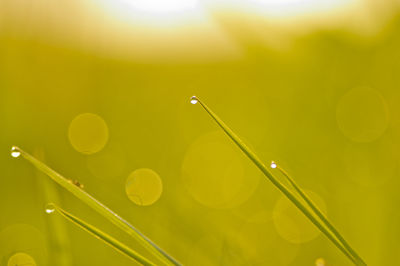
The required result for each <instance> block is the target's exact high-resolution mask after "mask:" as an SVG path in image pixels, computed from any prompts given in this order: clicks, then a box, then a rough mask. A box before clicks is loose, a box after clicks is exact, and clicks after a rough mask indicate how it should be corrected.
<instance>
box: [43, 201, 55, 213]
mask: <svg viewBox="0 0 400 266" xmlns="http://www.w3.org/2000/svg"><path fill="white" fill-rule="evenodd" d="M55 209H56V208H55V206H54V204H53V203H49V204H47V205H46V209H45V212H46V213H49V214H50V213H53V212H54V211H55Z"/></svg>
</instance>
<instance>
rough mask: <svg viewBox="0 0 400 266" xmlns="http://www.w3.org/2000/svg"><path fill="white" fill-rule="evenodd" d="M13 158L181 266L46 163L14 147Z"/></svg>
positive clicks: (163, 259) (162, 258)
mask: <svg viewBox="0 0 400 266" xmlns="http://www.w3.org/2000/svg"><path fill="white" fill-rule="evenodd" d="M11 156H13V157H15V158H17V157H22V158H24V159H26V160H27V161H29V162H30V163H32V164H33V165H34V166H35V167H36V168H37V169H38V170H40V171H41V172H43V173H44V174H46V175H47V176H49V177H50V178H51V179H52V180H54V181H55V182H56V183H58V184H59V185H60V186H62V187H63V188H65V189H66V190H68V191H69V192H71V193H72V194H73V195H75V196H76V197H77V198H78V199H80V200H81V201H82V202H84V203H86V204H87V205H88V206H89V207H91V208H93V209H94V210H96V211H97V212H98V213H100V214H101V215H103V216H104V217H105V218H106V219H107V220H108V221H110V222H111V223H113V224H114V225H116V226H117V227H119V228H120V229H121V230H123V231H124V232H126V233H127V234H129V235H130V236H132V237H133V238H134V239H135V240H136V241H137V242H138V243H139V244H141V245H142V246H143V247H144V248H145V249H147V250H148V251H149V252H150V253H151V254H152V255H154V256H155V257H156V258H158V259H159V260H160V261H161V262H162V263H163V264H165V265H181V264H180V263H179V262H178V261H177V260H176V259H174V258H173V257H172V256H170V255H169V254H168V253H167V252H165V251H164V250H163V249H161V248H160V247H159V246H157V245H156V244H155V243H154V242H153V241H151V240H150V239H149V238H148V237H146V236H145V235H144V234H143V233H141V232H140V231H139V230H138V229H137V228H135V227H134V226H133V225H131V224H130V223H129V222H127V221H126V220H125V219H123V218H122V217H120V216H119V215H118V214H116V213H115V212H113V211H112V210H111V209H109V208H108V207H107V206H105V205H104V204H103V203H101V202H100V201H98V200H97V199H96V198H94V197H93V196H91V195H90V194H89V193H87V192H86V191H84V190H83V189H82V187H81V186H80V185H77V184H76V182H75V183H74V182H72V181H71V180H69V179H67V178H65V177H63V176H62V175H60V174H59V173H57V172H56V171H54V170H53V169H51V168H50V167H49V166H47V165H46V164H45V163H43V162H41V161H40V160H38V159H36V158H35V157H33V156H32V155H30V154H29V153H27V152H25V151H24V150H22V149H20V148H18V147H16V146H14V147H12V148H11Z"/></svg>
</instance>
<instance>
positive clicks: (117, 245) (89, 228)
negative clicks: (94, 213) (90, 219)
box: [46, 203, 155, 266]
mask: <svg viewBox="0 0 400 266" xmlns="http://www.w3.org/2000/svg"><path fill="white" fill-rule="evenodd" d="M54 210H55V211H56V212H57V213H59V214H61V216H63V217H64V218H66V219H67V220H69V221H70V222H72V223H73V224H75V225H77V226H79V227H80V228H82V229H83V230H85V231H86V232H88V233H89V234H91V235H93V236H95V237H97V238H98V239H100V240H102V241H103V242H104V243H106V244H108V245H109V246H111V247H112V248H114V249H116V250H117V251H119V252H120V253H122V254H124V255H126V256H128V257H129V258H131V259H133V260H135V261H137V262H139V263H140V264H142V265H145V266H155V264H154V263H152V262H151V261H149V260H148V259H146V258H145V257H143V256H142V255H140V254H139V253H137V252H136V251H134V250H133V249H131V248H129V247H128V246H126V245H125V244H123V243H121V242H119V241H118V240H117V239H115V238H113V237H112V236H110V235H108V234H106V233H105V232H103V231H101V230H100V229H98V228H96V227H94V226H93V225H91V224H88V223H86V222H85V221H83V220H81V219H79V218H78V217H76V216H74V215H72V214H71V213H69V212H67V211H65V210H63V209H62V208H60V207H59V206H57V205H55V204H53V203H51V204H49V205H48V206H47V209H46V212H47V213H52V212H54Z"/></svg>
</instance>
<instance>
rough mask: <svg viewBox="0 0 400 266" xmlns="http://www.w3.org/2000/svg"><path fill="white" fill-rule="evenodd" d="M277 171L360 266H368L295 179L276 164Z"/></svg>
mask: <svg viewBox="0 0 400 266" xmlns="http://www.w3.org/2000/svg"><path fill="white" fill-rule="evenodd" d="M275 165H276V169H278V170H279V171H280V172H281V173H282V174H283V175H284V176H285V177H286V179H287V180H288V181H289V183H290V184H291V185H292V186H293V188H294V189H295V190H296V191H297V193H299V195H300V196H301V197H302V198H303V199H304V201H305V202H306V203H307V204H308V205H309V206H310V208H311V209H312V210H313V211H314V213H315V214H316V215H317V216H318V217H319V218H320V219H321V221H322V222H323V223H325V225H326V227H328V228H329V230H331V232H332V233H333V234H334V235H335V237H336V238H337V239H338V240H339V241H340V242H341V243H342V245H343V246H344V247H345V248H346V249H347V250H348V251H349V252H350V254H351V255H352V256H353V257H354V258H355V259H356V260H357V262H358V264H359V265H367V264H366V263H365V262H364V261H363V259H362V258H361V257H360V256H359V255H358V254H357V252H355V251H354V249H353V248H352V247H351V246H350V245H349V243H347V241H346V240H345V239H344V238H343V236H342V235H341V234H340V233H339V232H338V230H336V228H335V227H334V226H333V224H332V223H331V222H330V221H329V220H328V218H327V217H326V216H325V215H324V214H323V213H322V212H321V211H320V209H319V208H318V206H317V205H316V204H314V203H313V201H312V200H311V199H310V198H309V197H308V196H307V194H306V193H305V192H304V190H303V189H301V188H300V187H299V186H298V185H297V184H296V182H295V181H294V180H293V178H291V177H290V175H289V174H288V173H287V172H286V171H285V170H284V169H283V168H282V167H280V166H279V165H278V164H276V163H275Z"/></svg>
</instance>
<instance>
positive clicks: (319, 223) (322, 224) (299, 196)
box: [190, 96, 366, 265]
mask: <svg viewBox="0 0 400 266" xmlns="http://www.w3.org/2000/svg"><path fill="white" fill-rule="evenodd" d="M190 103H192V104H197V103H199V104H200V106H201V107H202V108H203V109H204V110H205V111H206V112H207V113H208V114H209V115H210V116H211V117H212V118H213V119H214V121H215V122H216V123H217V124H218V126H219V127H220V128H221V129H222V130H223V131H224V132H225V133H226V134H227V135H228V137H229V138H230V139H231V140H232V141H233V142H234V143H235V144H236V145H237V146H238V147H239V148H240V149H241V150H242V152H243V153H244V154H245V155H246V156H247V157H248V158H249V159H250V160H251V161H252V162H253V163H254V164H255V165H256V166H257V168H258V169H260V171H261V172H262V173H263V174H264V175H265V177H266V178H267V179H268V180H269V181H271V183H272V184H273V185H274V186H275V187H276V188H277V189H279V190H280V191H281V192H282V193H283V194H284V195H285V196H286V197H287V198H288V199H289V200H290V201H291V202H292V203H293V204H294V205H295V206H296V207H297V208H298V209H299V210H300V211H301V212H302V213H303V214H304V215H305V216H306V217H307V218H308V219H309V220H310V221H311V222H312V223H313V224H314V225H315V226H316V227H317V228H318V229H319V230H320V231H321V232H322V233H323V234H324V235H325V236H326V237H327V238H328V239H329V240H330V241H331V242H332V243H333V244H334V245H335V246H336V247H337V248H338V249H339V250H340V251H342V253H343V254H344V255H345V256H347V257H348V258H349V259H350V260H351V261H352V262H353V263H354V264H355V265H366V263H365V262H364V261H363V260H362V259H361V257H360V256H359V255H358V254H357V253H356V252H355V251H354V249H353V248H351V246H350V245H349V244H348V242H347V241H346V240H345V239H344V238H343V237H342V236H341V234H339V232H338V230H337V229H336V228H335V227H334V226H333V225H332V223H330V222H329V221H328V219H327V218H326V217H325V216H324V215H323V214H322V212H321V211H319V209H318V208H317V206H316V205H315V204H314V203H313V202H312V201H311V200H310V199H309V197H308V196H307V195H306V194H305V192H304V191H303V190H302V189H300V187H299V186H298V185H297V184H296V183H295V182H294V180H293V179H292V178H291V177H290V176H289V175H288V174H287V173H286V172H285V171H284V170H283V169H282V168H278V169H279V170H280V171H281V172H282V173H283V174H284V175H285V176H286V178H287V179H288V181H289V183H290V184H291V186H292V187H293V188H294V190H295V191H292V190H290V189H289V188H288V187H286V186H285V185H284V184H283V183H282V182H281V181H280V180H279V179H278V178H276V177H275V176H274V175H273V174H272V173H271V172H270V171H269V170H268V168H267V166H265V164H264V163H263V162H262V160H261V159H260V158H259V157H258V156H257V154H256V153H254V152H253V151H252V150H251V149H250V148H249V147H248V146H247V145H246V144H245V143H244V142H243V141H242V140H241V139H240V138H239V137H238V136H237V135H236V134H235V133H234V132H233V131H232V130H231V129H230V128H229V127H228V126H227V125H226V124H225V123H224V122H223V121H222V120H221V119H220V118H219V117H218V116H217V115H216V114H215V113H214V112H213V111H212V110H211V109H210V108H209V107H208V106H207V105H206V104H205V103H204V102H202V101H201V100H200V99H199V98H198V97H196V96H193V97H192V98H191V99H190ZM271 166H273V168H276V167H277V165H276V164H275V163H273V164H272V165H271ZM296 192H297V193H296Z"/></svg>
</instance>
